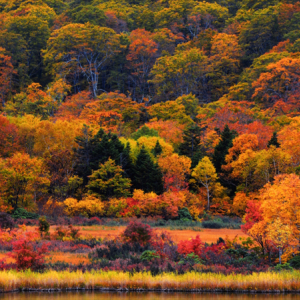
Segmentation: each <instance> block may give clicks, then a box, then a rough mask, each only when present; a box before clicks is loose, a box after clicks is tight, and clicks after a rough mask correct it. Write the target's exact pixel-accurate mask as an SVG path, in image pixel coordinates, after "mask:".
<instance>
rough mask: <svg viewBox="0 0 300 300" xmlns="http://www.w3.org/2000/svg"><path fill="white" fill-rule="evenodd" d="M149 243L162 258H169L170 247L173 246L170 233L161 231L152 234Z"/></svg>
mask: <svg viewBox="0 0 300 300" xmlns="http://www.w3.org/2000/svg"><path fill="white" fill-rule="evenodd" d="M150 244H151V246H152V247H153V248H154V249H155V251H156V253H157V254H158V255H159V256H160V257H161V258H162V259H165V258H170V257H169V256H170V253H169V252H171V251H172V249H170V248H171V247H172V246H174V242H173V240H172V237H171V235H170V234H169V233H168V232H166V231H163V232H161V233H156V234H153V235H152V238H151V241H150ZM168 250H171V251H168Z"/></svg>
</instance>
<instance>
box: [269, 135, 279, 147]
mask: <svg viewBox="0 0 300 300" xmlns="http://www.w3.org/2000/svg"><path fill="white" fill-rule="evenodd" d="M271 146H275V147H276V148H279V147H280V144H279V142H278V139H277V132H273V135H272V137H271V139H270V140H269V142H268V148H270V147H271Z"/></svg>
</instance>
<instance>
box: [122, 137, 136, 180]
mask: <svg viewBox="0 0 300 300" xmlns="http://www.w3.org/2000/svg"><path fill="white" fill-rule="evenodd" d="M130 151H131V147H130V144H129V143H127V144H126V147H125V149H124V151H123V152H122V153H121V156H120V166H121V167H122V169H123V171H124V176H125V177H127V178H132V176H133V169H134V165H133V162H132V159H131V157H130Z"/></svg>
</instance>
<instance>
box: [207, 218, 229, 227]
mask: <svg viewBox="0 0 300 300" xmlns="http://www.w3.org/2000/svg"><path fill="white" fill-rule="evenodd" d="M202 226H203V227H204V228H211V229H219V228H224V227H225V224H224V223H223V222H222V220H220V219H214V220H208V221H203V222H202Z"/></svg>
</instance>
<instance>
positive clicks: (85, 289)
mask: <svg viewBox="0 0 300 300" xmlns="http://www.w3.org/2000/svg"><path fill="white" fill-rule="evenodd" d="M61 292H110V293H113V292H121V293H128V292H134V293H153V292H157V293H161V294H163V293H166V294H167V293H171V294H172V293H194V294H271V295H274V294H300V290H297V291H295V290H284V291H281V290H266V291H264V290H236V291H234V290H231V291H226V290H213V289H211V290H209V289H206V290H200V289H192V290H171V289H125V288H120V289H113V288H93V289H87V288H79V287H78V288H66V289H22V290H20V289H16V290H11V291H3V290H0V294H12V293H16V294H17V293H49V294H51V293H61Z"/></svg>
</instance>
